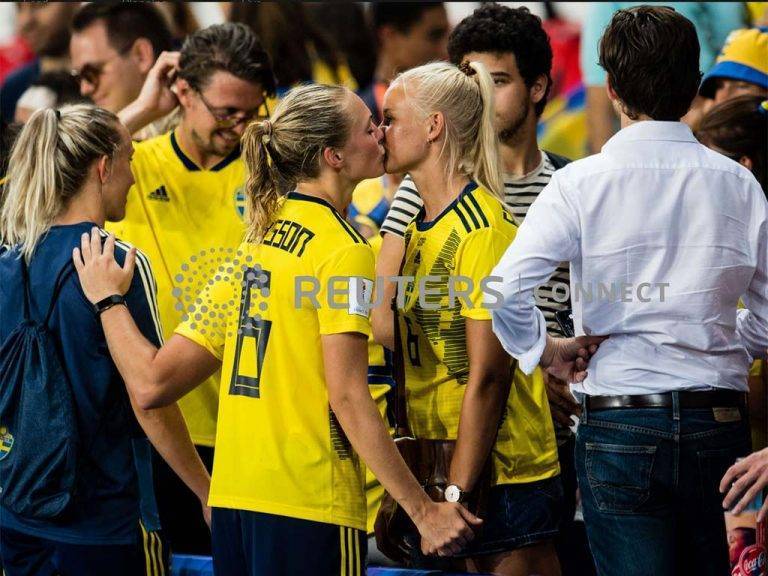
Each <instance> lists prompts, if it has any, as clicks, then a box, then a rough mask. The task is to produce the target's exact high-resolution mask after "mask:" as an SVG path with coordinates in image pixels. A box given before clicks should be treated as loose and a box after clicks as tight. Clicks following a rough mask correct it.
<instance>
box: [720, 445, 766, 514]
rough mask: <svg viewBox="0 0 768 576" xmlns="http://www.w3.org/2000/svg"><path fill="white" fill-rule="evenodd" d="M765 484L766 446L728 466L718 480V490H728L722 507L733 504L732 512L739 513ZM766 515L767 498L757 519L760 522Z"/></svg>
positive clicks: (728, 506)
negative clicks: (721, 477)
mask: <svg viewBox="0 0 768 576" xmlns="http://www.w3.org/2000/svg"><path fill="white" fill-rule="evenodd" d="M766 486H768V448H764V449H763V450H760V451H759V452H753V453H752V454H750V455H749V456H747V457H746V458H744V459H743V460H740V461H739V462H736V464H734V465H733V466H731V467H730V468H728V470H727V471H726V473H725V476H723V479H722V480H721V481H720V492H721V493H722V492H725V491H726V490H728V493H727V494H726V495H725V499H724V500H723V508H725V509H728V508H730V507H731V506H733V513H734V514H740V513H741V512H742V510H744V508H746V506H747V505H748V504H749V503H750V502H752V500H754V499H755V496H757V495H758V494H759V493H760V491H761V490H762V489H763V488H765V487H766ZM729 487H730V488H729ZM766 517H768V499H766V501H765V502H764V503H763V507H762V508H761V509H760V512H759V513H758V514H757V521H758V522H762V521H763V520H764V519H765V518H766Z"/></svg>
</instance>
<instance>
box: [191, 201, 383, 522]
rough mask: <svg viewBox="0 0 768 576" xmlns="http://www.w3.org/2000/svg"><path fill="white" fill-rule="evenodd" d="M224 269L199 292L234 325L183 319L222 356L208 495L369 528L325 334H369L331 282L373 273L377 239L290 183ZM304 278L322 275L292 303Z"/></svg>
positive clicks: (223, 503)
mask: <svg viewBox="0 0 768 576" xmlns="http://www.w3.org/2000/svg"><path fill="white" fill-rule="evenodd" d="M226 270H227V273H229V274H233V276H232V277H231V278H228V277H225V276H219V280H216V279H215V278H214V279H212V280H211V281H210V282H209V285H208V286H207V287H206V289H204V290H203V292H202V293H201V295H200V298H199V301H198V305H199V310H200V311H201V312H202V313H203V318H204V319H205V316H206V315H210V314H211V313H212V314H213V315H212V316H210V317H211V318H215V316H216V313H217V311H218V310H222V309H223V310H226V311H227V314H226V316H227V320H226V324H218V323H216V322H212V323H210V324H208V325H205V324H203V323H201V322H200V321H199V320H196V315H193V316H192V317H190V318H189V319H188V320H187V321H185V322H184V323H183V324H181V325H180V326H179V327H178V328H177V329H176V332H177V333H178V334H181V335H182V336H185V337H187V338H189V339H190V340H192V341H194V342H196V343H198V344H199V345H201V346H203V347H205V348H206V349H207V350H209V351H210V352H211V353H212V354H214V355H215V356H216V357H218V358H220V359H221V360H222V380H221V393H220V400H219V425H218V431H217V435H216V458H215V461H214V467H213V480H212V485H211V495H210V500H209V503H210V505H211V506H218V507H222V508H234V509H240V510H252V511H256V512H264V513H268V514H276V515H281V516H290V517H294V518H302V519H306V520H314V521H318V522H326V523H330V524H337V525H341V526H348V527H351V528H356V529H359V530H364V529H365V526H366V510H365V496H364V494H363V471H362V466H361V464H360V462H359V460H358V457H357V456H356V454H355V453H354V451H353V450H352V448H351V446H350V444H349V442H348V440H347V439H346V437H345V435H344V433H343V431H342V430H341V427H340V426H339V424H338V422H337V421H336V418H335V416H334V415H333V413H332V412H331V410H330V405H329V403H328V392H327V388H326V383H325V376H324V371H323V355H322V346H321V339H320V337H321V335H325V334H337V333H344V332H359V333H361V334H364V335H366V336H370V322H369V320H368V312H367V311H366V310H363V309H362V307H361V306H360V305H359V304H358V303H357V302H356V301H355V299H354V298H350V297H349V292H348V291H347V290H348V286H346V287H345V283H344V281H342V280H338V281H336V284H335V290H336V291H337V293H336V294H335V295H334V296H333V298H330V297H331V296H332V294H331V293H330V292H329V280H330V279H331V278H333V277H340V278H355V279H366V280H365V283H366V284H367V285H370V284H371V283H372V279H373V275H374V258H373V253H372V251H371V248H370V246H369V245H368V244H367V242H366V241H365V240H364V239H363V238H362V236H360V235H359V234H358V233H357V232H355V231H354V229H353V228H352V226H351V225H350V224H349V223H347V222H345V221H344V220H343V219H342V217H341V216H340V215H339V214H338V213H337V212H336V211H335V210H334V209H333V208H332V207H331V205H330V204H327V203H326V202H324V201H322V200H319V199H317V198H313V197H310V196H304V195H301V194H298V193H295V192H294V193H291V194H289V195H288V198H287V199H286V200H285V202H284V203H283V205H282V206H281V207H280V210H279V212H278V215H277V220H276V222H275V224H273V225H272V227H271V228H270V229H269V231H268V232H267V234H266V235H265V237H264V240H263V242H262V243H261V244H243V245H242V246H241V248H240V250H239V255H238V258H237V261H235V262H234V263H233V264H231V265H227V268H226ZM243 275H244V276H243ZM297 278H298V280H297ZM310 278H314V279H316V281H312V280H309V279H310ZM297 282H301V285H302V289H305V290H309V289H310V288H311V287H312V285H313V282H314V283H315V285H316V286H317V287H318V290H319V292H318V293H317V296H316V299H317V300H316V302H312V301H311V300H310V299H309V298H300V299H299V300H300V301H299V302H297V301H296V296H297V292H296V283H297ZM358 282H362V280H356V282H354V283H350V282H347V284H356V283H358ZM329 298H330V300H329ZM331 302H333V303H334V306H331V305H330V303H331Z"/></svg>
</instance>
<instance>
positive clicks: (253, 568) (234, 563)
mask: <svg viewBox="0 0 768 576" xmlns="http://www.w3.org/2000/svg"><path fill="white" fill-rule="evenodd" d="M212 517H213V520H212V526H211V527H212V544H213V570H214V573H215V574H216V576H234V575H239V574H249V575H250V576H262V575H263V576H303V575H307V576H364V575H365V557H366V554H367V550H368V548H367V546H368V541H367V538H366V534H365V532H364V531H363V530H355V529H353V528H347V527H345V526H337V525H335V524H325V523H323V522H313V521H311V520H300V519H298V518H289V517H287V516H276V515H273V514H263V513H261V512H248V511H245V510H231V509H229V508H214V509H213V515H212Z"/></svg>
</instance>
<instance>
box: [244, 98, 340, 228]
mask: <svg viewBox="0 0 768 576" xmlns="http://www.w3.org/2000/svg"><path fill="white" fill-rule="evenodd" d="M351 94H352V93H351V92H350V91H349V90H347V89H346V88H343V87H341V86H324V85H320V84H312V85H309V86H299V87H297V88H294V89H292V90H290V91H289V92H288V93H287V94H286V95H285V97H283V99H282V100H281V101H280V104H278V106H277V108H275V111H274V113H273V114H272V118H271V119H270V120H264V121H261V122H254V123H252V124H250V125H249V126H248V128H246V130H245V133H244V134H243V139H242V150H243V160H244V161H245V165H246V167H247V169H248V179H247V180H246V183H245V196H246V208H247V215H248V230H247V232H246V241H247V242H255V243H258V242H261V241H262V239H263V238H264V235H265V234H266V233H267V230H269V227H270V226H271V225H272V224H273V223H274V220H275V215H276V214H277V211H278V209H279V207H280V203H281V199H282V197H283V196H284V195H285V194H286V193H287V192H290V191H291V190H292V189H293V188H294V187H295V186H296V184H297V183H298V182H300V181H302V180H305V179H308V178H315V177H317V176H318V175H319V174H320V157H321V155H322V152H323V149H325V148H340V147H341V146H343V145H344V144H345V143H346V141H347V138H348V137H349V118H348V115H347V113H346V107H347V103H348V102H349V97H350V96H351Z"/></svg>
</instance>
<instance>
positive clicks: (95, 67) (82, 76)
mask: <svg viewBox="0 0 768 576" xmlns="http://www.w3.org/2000/svg"><path fill="white" fill-rule="evenodd" d="M128 50H130V46H129V47H128V48H126V49H125V50H121V51H119V52H118V53H117V54H115V55H114V56H112V57H111V58H107V59H106V60H104V61H103V62H93V63H91V62H89V63H88V64H85V65H84V66H83V67H82V68H80V70H71V71H70V75H71V76H72V78H74V79H75V82H77V83H78V84H80V83H81V82H83V81H85V82H88V84H90V85H91V86H93V89H94V90H96V89H97V88H98V87H99V80H101V75H102V74H103V73H104V68H105V67H106V66H107V64H109V63H110V62H112V61H113V60H115V59H117V58H120V57H122V56H124V55H125V54H126V52H128Z"/></svg>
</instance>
